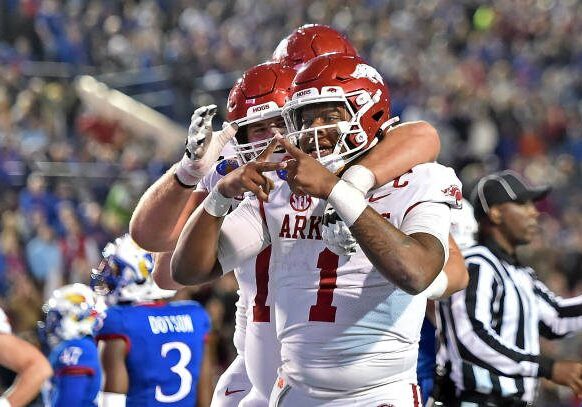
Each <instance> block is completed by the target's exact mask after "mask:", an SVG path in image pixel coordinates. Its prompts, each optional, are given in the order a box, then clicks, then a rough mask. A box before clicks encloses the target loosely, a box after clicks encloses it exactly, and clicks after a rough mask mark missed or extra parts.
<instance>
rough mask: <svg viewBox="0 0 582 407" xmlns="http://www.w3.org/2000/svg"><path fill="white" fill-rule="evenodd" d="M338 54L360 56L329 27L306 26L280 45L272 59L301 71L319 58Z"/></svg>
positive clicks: (348, 42) (345, 39)
mask: <svg viewBox="0 0 582 407" xmlns="http://www.w3.org/2000/svg"><path fill="white" fill-rule="evenodd" d="M336 52H337V53H340V54H345V55H352V56H357V55H358V53H357V52H356V49H355V48H354V46H353V45H352V44H351V43H350V41H349V40H348V39H347V38H346V37H345V36H344V35H343V34H341V33H340V32H339V31H336V30H334V29H333V28H331V27H328V26H327V25H320V24H306V25H304V26H301V27H299V28H298V29H297V30H295V31H294V32H293V33H291V34H290V35H289V36H288V37H286V38H284V39H283V40H282V41H281V42H280V43H279V45H278V46H277V48H276V49H275V52H273V58H272V59H273V61H277V62H280V63H281V64H282V65H284V66H289V67H293V68H295V69H299V68H300V67H301V65H303V64H305V63H306V62H307V61H310V60H311V59H313V58H315V57H317V56H320V55H323V54H329V53H336Z"/></svg>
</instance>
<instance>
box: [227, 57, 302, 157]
mask: <svg viewBox="0 0 582 407" xmlns="http://www.w3.org/2000/svg"><path fill="white" fill-rule="evenodd" d="M295 73H296V72H295V70H294V69H291V68H286V67H283V66H281V64H279V63H278V62H266V63H264V64H261V65H257V66H255V67H253V68H251V69H249V70H247V71H246V72H245V73H244V74H243V76H242V77H241V78H240V79H239V80H238V81H237V82H236V83H235V84H234V86H233V87H232V89H231V91H230V94H229V96H228V102H227V110H228V112H227V116H226V117H227V120H228V121H229V122H235V123H237V124H238V125H239V131H238V132H237V135H236V139H235V140H233V144H234V149H235V151H236V152H237V155H238V156H239V158H240V159H241V160H242V162H243V163H245V162H247V161H249V160H252V159H254V158H256V157H257V156H258V155H259V154H260V153H261V152H262V151H263V150H264V149H265V148H266V147H267V145H268V144H269V142H270V141H271V137H269V138H266V139H264V140H260V141H254V142H249V140H248V138H247V136H246V134H247V133H246V129H245V128H244V126H246V125H249V124H252V123H257V122H259V121H262V120H267V119H271V118H274V117H276V116H281V111H282V108H283V106H284V105H285V100H286V98H287V96H288V95H289V93H288V92H289V89H290V88H291V83H292V82H293V78H294V76H295Z"/></svg>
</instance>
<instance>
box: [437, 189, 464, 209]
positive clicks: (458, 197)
mask: <svg viewBox="0 0 582 407" xmlns="http://www.w3.org/2000/svg"><path fill="white" fill-rule="evenodd" d="M442 191H443V194H445V195H446V196H452V197H453V198H455V201H457V205H460V204H461V201H462V200H463V193H462V192H461V189H460V188H459V187H458V186H457V185H451V186H450V187H447V188H445V189H443V190H442Z"/></svg>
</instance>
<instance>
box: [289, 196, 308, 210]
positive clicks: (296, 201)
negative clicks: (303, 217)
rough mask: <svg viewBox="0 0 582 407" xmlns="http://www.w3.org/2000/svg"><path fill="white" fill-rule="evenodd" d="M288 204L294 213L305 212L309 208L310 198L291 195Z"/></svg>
mask: <svg viewBox="0 0 582 407" xmlns="http://www.w3.org/2000/svg"><path fill="white" fill-rule="evenodd" d="M289 203H290V204H291V207H292V208H293V210H295V211H296V212H305V211H306V210H307V209H309V207H310V206H311V197H310V196H309V195H303V196H300V195H295V194H291V197H290V198H289Z"/></svg>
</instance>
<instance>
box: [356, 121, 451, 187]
mask: <svg viewBox="0 0 582 407" xmlns="http://www.w3.org/2000/svg"><path fill="white" fill-rule="evenodd" d="M440 148H441V146H440V139H439V135H438V133H437V131H436V129H435V128H434V127H433V126H431V125H430V124H428V123H427V122H423V121H418V122H409V123H403V124H400V125H398V126H396V127H393V128H391V129H388V130H386V131H385V133H384V139H383V140H382V141H381V142H380V143H379V144H378V145H377V146H376V147H374V148H373V149H371V150H370V151H369V152H368V154H366V156H365V157H363V158H362V159H361V160H359V161H358V164H360V165H363V166H364V167H366V168H368V169H369V170H370V171H372V173H373V174H374V176H375V178H376V183H375V185H374V188H378V187H380V186H382V185H384V184H386V183H388V182H389V181H392V180H393V179H394V178H396V177H398V176H399V175H402V174H404V173H405V172H406V171H408V170H409V169H411V168H412V167H414V166H415V165H418V164H422V163H426V162H431V161H435V160H436V158H437V156H438V154H439V152H440Z"/></svg>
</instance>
